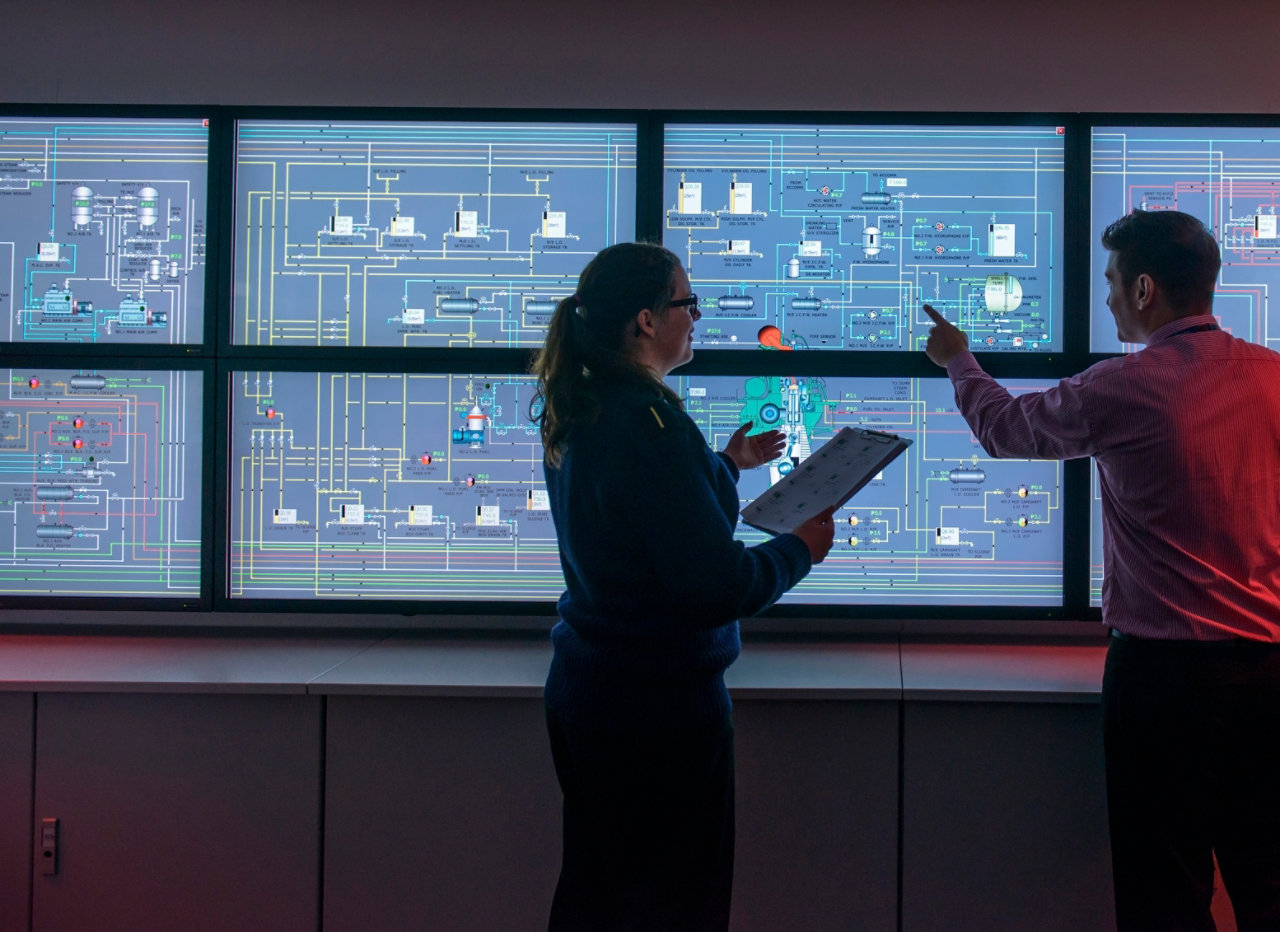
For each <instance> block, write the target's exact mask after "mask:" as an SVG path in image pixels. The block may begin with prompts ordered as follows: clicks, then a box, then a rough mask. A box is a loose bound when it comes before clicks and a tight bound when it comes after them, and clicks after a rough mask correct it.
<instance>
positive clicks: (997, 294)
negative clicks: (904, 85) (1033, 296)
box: [982, 272, 1022, 314]
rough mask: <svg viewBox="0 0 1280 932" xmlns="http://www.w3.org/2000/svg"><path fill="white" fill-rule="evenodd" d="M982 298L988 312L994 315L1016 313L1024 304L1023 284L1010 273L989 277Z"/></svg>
mask: <svg viewBox="0 0 1280 932" xmlns="http://www.w3.org/2000/svg"><path fill="white" fill-rule="evenodd" d="M982 297H983V299H984V301H985V302H986V305H987V310H988V311H991V313H993V314H1007V313H1008V312H1010V311H1016V310H1017V309H1018V306H1019V305H1020V304H1022V282H1020V281H1018V280H1017V279H1016V278H1014V277H1013V276H1012V275H1010V274H1009V273H1008V272H1004V273H1001V274H999V275H988V276H987V282H986V287H985V288H984V289H983V293H982Z"/></svg>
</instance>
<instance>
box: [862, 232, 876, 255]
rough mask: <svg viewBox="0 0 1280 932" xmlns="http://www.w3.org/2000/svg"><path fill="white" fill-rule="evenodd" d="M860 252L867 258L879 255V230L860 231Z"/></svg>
mask: <svg viewBox="0 0 1280 932" xmlns="http://www.w3.org/2000/svg"><path fill="white" fill-rule="evenodd" d="M862 251H863V252H864V253H866V254H867V255H868V256H875V255H879V253H880V228H879V227H867V228H866V229H865V230H863V231H862Z"/></svg>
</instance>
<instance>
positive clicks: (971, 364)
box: [947, 350, 983, 379]
mask: <svg viewBox="0 0 1280 932" xmlns="http://www.w3.org/2000/svg"><path fill="white" fill-rule="evenodd" d="M982 371H983V368H982V366H980V365H978V360H977V358H976V357H975V356H974V355H973V353H971V352H969V351H968V350H965V351H964V352H963V353H956V354H955V355H954V356H952V357H951V362H949V363H947V375H949V376H951V378H953V379H954V378H956V377H958V376H961V375H969V374H971V373H974V372H982Z"/></svg>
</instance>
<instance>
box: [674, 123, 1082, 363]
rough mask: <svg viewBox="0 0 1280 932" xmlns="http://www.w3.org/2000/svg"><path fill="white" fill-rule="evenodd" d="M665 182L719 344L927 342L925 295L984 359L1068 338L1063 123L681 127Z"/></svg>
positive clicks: (900, 346)
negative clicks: (1063, 281) (990, 353)
mask: <svg viewBox="0 0 1280 932" xmlns="http://www.w3.org/2000/svg"><path fill="white" fill-rule="evenodd" d="M664 178H665V181H664V198H665V203H664V233H663V236H664V243H665V244H666V245H667V246H668V247H670V248H671V249H672V250H674V251H675V252H676V253H677V254H678V255H679V256H680V258H681V260H682V261H683V262H684V264H685V267H686V268H687V270H688V272H689V276H690V280H691V282H692V283H693V287H694V291H695V292H697V294H698V295H699V297H700V299H701V301H700V310H701V311H702V316H703V320H702V322H701V324H700V326H699V337H698V338H699V340H700V345H702V346H706V347H715V348H721V349H724V348H739V347H741V348H757V347H763V348H766V349H773V350H781V351H795V350H812V349H861V350H877V349H879V350H904V349H918V348H920V347H921V346H922V345H923V341H924V339H926V338H927V332H928V326H929V322H928V320H927V318H924V317H923V316H922V315H921V312H920V310H919V307H920V304H921V303H923V302H928V303H930V304H932V305H933V306H934V307H938V308H940V309H941V310H943V313H944V314H946V315H947V316H948V317H949V318H951V319H952V320H954V321H956V322H957V323H958V324H959V325H960V326H962V327H963V328H964V329H965V330H966V331H967V332H968V333H969V335H970V339H971V341H972V342H973V344H974V347H975V348H976V349H982V350H986V351H1006V352H1019V351H1028V352H1032V351H1042V352H1043V351H1049V350H1052V349H1057V348H1060V346H1061V340H1062V321H1061V314H1060V311H1059V308H1060V306H1061V287H1062V286H1061V281H1060V275H1061V273H1060V269H1061V268H1062V248H1063V246H1062V212H1063V203H1064V195H1063V131H1062V130H1061V129H1060V128H1058V127H941V126H938V127H892V126H866V127H840V126H805V127H802V126H790V127H788V126H682V125H668V127H667V129H666V140H665V163H664Z"/></svg>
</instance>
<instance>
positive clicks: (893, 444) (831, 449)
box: [742, 427, 911, 534]
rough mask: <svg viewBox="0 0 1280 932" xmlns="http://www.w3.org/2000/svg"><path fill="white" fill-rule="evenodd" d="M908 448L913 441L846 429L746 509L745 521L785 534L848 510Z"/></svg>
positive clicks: (867, 431) (860, 429)
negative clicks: (858, 494) (826, 513)
mask: <svg viewBox="0 0 1280 932" xmlns="http://www.w3.org/2000/svg"><path fill="white" fill-rule="evenodd" d="M909 446H911V441H910V440H907V439H904V438H902V437H899V436H897V435H896V434H885V433H881V432H880V431H878V430H866V429H864V428H859V427H842V428H841V429H840V430H839V431H838V432H837V433H836V435H835V436H834V437H832V438H831V439H830V440H828V441H827V442H826V443H824V444H823V445H822V446H820V447H819V448H818V449H816V450H814V451H813V453H811V454H810V455H809V456H808V457H807V458H806V459H805V460H804V461H803V462H801V463H800V464H799V465H798V466H796V467H795V468H794V469H793V470H791V472H789V473H787V474H786V475H785V476H783V477H782V478H781V479H779V480H778V481H777V482H775V483H774V484H773V485H772V486H770V487H769V489H768V490H767V491H765V493H764V494H763V495H761V496H760V497H759V498H757V499H756V500H755V501H754V502H752V503H751V504H750V505H748V506H747V507H746V508H744V509H742V520H743V521H745V522H746V523H747V524H749V525H751V526H752V527H754V528H759V529H760V530H762V531H768V532H769V533H770V534H785V533H787V532H789V531H791V530H793V529H794V528H796V527H798V526H799V525H801V524H803V523H804V522H805V521H807V520H809V519H810V518H812V517H813V516H814V515H816V514H819V513H821V512H822V511H823V510H824V509H826V508H831V507H833V506H834V507H837V508H838V507H839V506H841V505H843V504H844V503H845V502H847V501H848V500H849V499H850V498H852V497H853V495H854V493H855V492H857V491H858V490H859V489H860V488H862V487H863V486H864V485H866V484H867V483H868V482H870V481H871V480H872V479H873V478H874V477H875V476H876V475H877V474H878V473H879V472H880V471H881V470H882V469H884V467H885V466H887V465H888V464H889V463H891V462H893V460H895V459H896V458H897V457H898V456H899V455H901V453H902V451H903V450H905V449H906V448H907V447H909Z"/></svg>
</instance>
